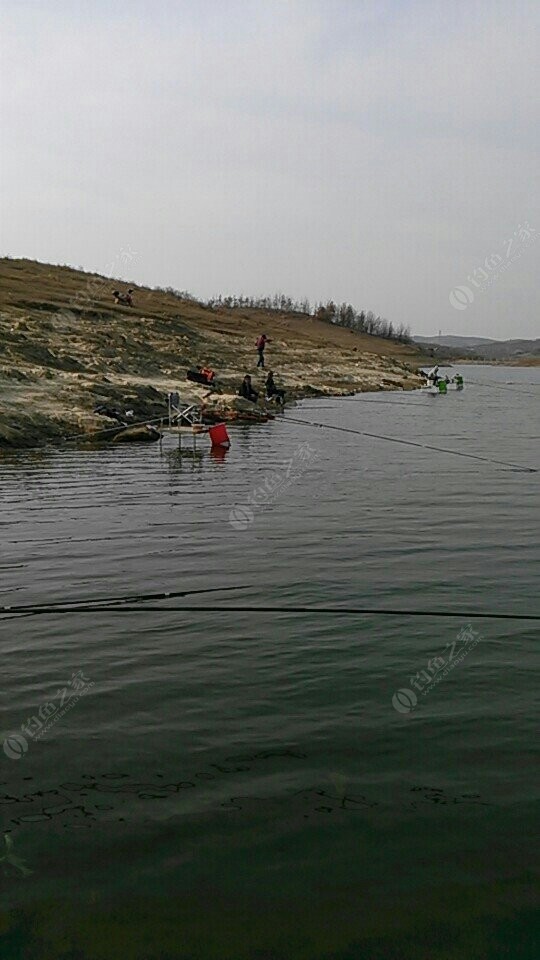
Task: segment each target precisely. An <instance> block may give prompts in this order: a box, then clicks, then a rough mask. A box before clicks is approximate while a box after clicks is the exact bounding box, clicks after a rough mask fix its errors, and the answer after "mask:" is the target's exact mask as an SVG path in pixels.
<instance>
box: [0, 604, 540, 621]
mask: <svg viewBox="0 0 540 960" xmlns="http://www.w3.org/2000/svg"><path fill="white" fill-rule="evenodd" d="M4 610H6V611H7V610H9V608H4ZM9 612H10V615H11V616H13V608H12V609H11V611H9ZM19 612H20V615H21V616H43V615H49V614H55V615H56V614H73V613H93V614H95V613H96V612H99V613H198V614H204V613H218V614H220V615H221V614H225V613H251V614H257V615H259V614H261V613H263V614H281V613H284V614H290V615H293V616H332V617H351V616H352V617H357V616H369V617H438V618H445V617H448V618H459V619H461V620H515V621H532V622H536V621H539V620H540V614H534V613H494V612H493V611H490V612H487V611H485V610H484V611H478V610H388V609H384V608H382V609H381V608H380V607H306V606H300V607H293V606H279V605H278V606H253V605H251V606H249V605H247V604H231V605H229V604H227V605H224V606H220V607H201V606H193V605H191V604H186V605H185V606H173V607H163V606H160V607H156V606H141V605H140V604H138V605H137V606H134V607H130V606H126V605H125V604H118V605H116V606H114V605H109V606H101V607H95V606H82V605H81V606H73V607H64V606H55V605H53V604H51V605H50V606H49V607H39V608H38V607H36V608H34V609H29V608H19ZM2 615H3V611H2V610H0V616H2Z"/></svg>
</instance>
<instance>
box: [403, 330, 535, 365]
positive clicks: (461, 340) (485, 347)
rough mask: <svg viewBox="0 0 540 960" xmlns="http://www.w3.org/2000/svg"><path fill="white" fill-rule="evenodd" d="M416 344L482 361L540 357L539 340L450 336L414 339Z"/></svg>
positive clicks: (442, 352) (445, 353)
mask: <svg viewBox="0 0 540 960" xmlns="http://www.w3.org/2000/svg"><path fill="white" fill-rule="evenodd" d="M413 340H414V342H415V343H419V344H422V345H423V346H430V347H432V348H433V349H434V350H435V351H437V349H439V350H440V351H441V355H442V354H444V355H446V356H448V355H449V353H450V352H452V353H454V354H455V353H456V352H457V353H460V354H461V355H467V356H469V355H470V356H474V357H478V358H479V359H482V360H506V359H508V360H510V359H513V358H516V357H537V356H540V339H538V340H490V339H489V338H487V337H459V336H452V335H450V334H448V335H445V336H440V337H413Z"/></svg>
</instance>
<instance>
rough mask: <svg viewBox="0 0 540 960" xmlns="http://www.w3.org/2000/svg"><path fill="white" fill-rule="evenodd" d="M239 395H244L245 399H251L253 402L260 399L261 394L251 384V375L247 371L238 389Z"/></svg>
mask: <svg viewBox="0 0 540 960" xmlns="http://www.w3.org/2000/svg"><path fill="white" fill-rule="evenodd" d="M238 396H239V397H243V398H244V400H251V402H252V403H257V400H258V399H259V394H258V393H257V391H256V390H254V389H253V387H252V385H251V377H250V375H249V373H246V375H245V377H244V379H243V380H242V386H241V387H240V389H239V391H238Z"/></svg>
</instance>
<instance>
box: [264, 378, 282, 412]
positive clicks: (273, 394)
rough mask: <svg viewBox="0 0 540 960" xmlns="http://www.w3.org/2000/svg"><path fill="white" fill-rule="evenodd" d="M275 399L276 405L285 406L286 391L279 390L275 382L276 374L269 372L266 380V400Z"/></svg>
mask: <svg viewBox="0 0 540 960" xmlns="http://www.w3.org/2000/svg"><path fill="white" fill-rule="evenodd" d="M274 398H275V400H276V403H279V404H281V406H283V404H284V403H285V391H284V390H279V389H278V388H277V387H276V384H275V381H274V374H273V373H272V371H271V370H269V371H268V376H267V378H266V399H267V400H273V399H274Z"/></svg>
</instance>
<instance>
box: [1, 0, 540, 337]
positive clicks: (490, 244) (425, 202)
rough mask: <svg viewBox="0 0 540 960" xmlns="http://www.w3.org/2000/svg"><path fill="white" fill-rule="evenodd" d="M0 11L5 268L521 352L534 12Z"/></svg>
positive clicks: (395, 6) (74, 7)
mask: <svg viewBox="0 0 540 960" xmlns="http://www.w3.org/2000/svg"><path fill="white" fill-rule="evenodd" d="M0 10H1V33H2V50H1V63H2V66H1V71H2V73H1V95H2V102H1V111H2V131H3V132H2V142H1V173H2V203H1V206H2V218H1V228H0V229H1V235H0V238H1V248H2V249H1V252H2V254H9V255H11V256H25V257H30V258H37V259H39V260H44V261H49V262H53V263H69V264H71V265H74V266H79V265H81V266H83V267H84V268H85V269H92V270H98V271H99V272H109V268H110V267H111V266H112V265H113V264H114V265H116V271H117V272H122V274H123V275H124V276H125V277H126V279H128V278H132V279H134V280H136V281H139V282H143V283H148V284H151V285H157V284H159V285H163V286H168V285H170V286H174V287H176V288H179V289H187V290H190V291H191V292H192V293H194V294H195V295H197V296H202V297H207V296H211V295H214V294H218V293H224V294H226V293H244V294H248V293H249V294H253V295H258V294H266V293H273V292H275V291H283V292H285V293H287V294H290V295H291V296H293V297H304V296H307V297H309V298H310V299H311V300H312V301H314V300H319V299H322V300H326V299H330V298H332V299H334V300H338V301H343V300H346V301H350V302H352V303H353V304H354V305H355V306H357V307H358V308H365V309H372V310H374V311H375V312H376V313H380V314H381V315H383V316H385V317H387V318H388V319H389V320H393V321H395V322H396V323H402V322H403V323H408V324H410V325H411V327H412V328H413V331H414V332H415V333H419V334H431V333H436V332H437V331H438V330H439V329H441V330H442V331H443V332H444V333H463V334H468V333H470V334H478V335H484V336H494V337H509V336H526V337H532V336H540V323H539V320H538V317H539V301H540V298H539V294H538V284H537V274H538V258H539V254H540V239H538V240H537V239H536V238H537V237H540V203H539V196H538V177H539V163H538V153H539V151H538V147H539V139H540V124H539V122H538V120H539V117H538V112H539V109H538V104H539V98H538V91H539V88H540V84H539V77H538V68H537V54H538V43H539V26H540V3H539V2H538V0H530V2H529V0H515V2H508V0H507V2H504V3H503V2H498V0H486V2H478V0H466V2H461V0H445V2H440V0H374V2H371V0H175V2H173V0H107V2H104V0H88V2H82V0H1V3H0ZM527 234H528V236H527ZM520 235H521V239H520ZM510 240H512V241H513V242H512V244H509V241H510ZM123 250H124V251H125V250H129V251H130V252H131V254H132V257H133V259H132V260H131V264H130V268H129V270H128V272H127V273H126V268H125V267H124V268H122V271H121V268H120V264H121V260H120V256H121V252H122V251H123ZM514 256H515V257H516V259H513V258H514ZM486 258H488V263H487V264H486ZM499 258H500V259H499ZM113 269H114V268H113ZM480 270H482V271H483V273H482V272H479V271H480ZM475 271H476V272H475ZM455 288H460V289H459V290H458V291H457V293H454V294H453V293H452V291H454V290H455ZM451 300H452V303H451V302H450V301H451Z"/></svg>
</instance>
